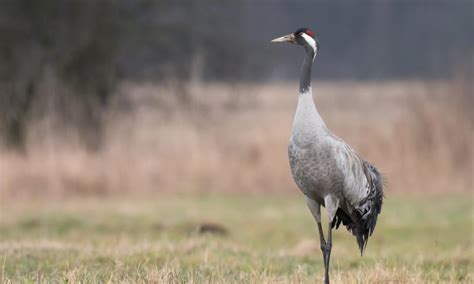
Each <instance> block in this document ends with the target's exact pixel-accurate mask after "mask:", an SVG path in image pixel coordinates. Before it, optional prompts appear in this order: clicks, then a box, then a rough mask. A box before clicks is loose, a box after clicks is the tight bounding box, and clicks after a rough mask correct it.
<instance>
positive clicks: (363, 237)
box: [272, 28, 383, 283]
mask: <svg viewBox="0 0 474 284" xmlns="http://www.w3.org/2000/svg"><path fill="white" fill-rule="evenodd" d="M272 42H291V43H295V44H299V45H302V46H303V47H304V49H305V51H306V57H305V59H304V62H303V70H302V73H301V79H300V88H299V90H300V94H299V97H298V105H297V108H296V112H295V117H294V121H293V128H292V133H291V138H290V140H289V143H288V157H289V161H290V168H291V173H292V175H293V179H294V181H295V183H296V184H297V185H298V187H299V189H300V190H301V191H302V192H303V194H304V195H305V199H306V203H307V205H308V207H309V209H310V211H311V213H312V214H313V216H314V218H315V220H316V222H317V224H318V231H319V235H320V242H321V250H322V252H323V258H324V267H325V273H326V274H325V283H329V274H328V271H329V259H330V255H331V247H332V229H333V228H336V229H337V228H338V227H339V225H340V224H341V223H342V224H343V225H344V226H345V227H346V228H347V229H348V230H349V231H350V232H351V233H352V234H353V235H354V236H355V237H356V240H357V244H358V246H359V249H360V252H361V254H363V252H364V249H365V247H366V246H367V242H368V238H369V236H370V235H371V234H372V233H373V231H374V229H375V225H376V223H377V217H378V214H379V213H380V212H381V209H382V201H383V187H382V177H381V175H380V174H379V172H378V171H377V169H376V168H375V167H374V166H373V165H371V164H370V163H368V162H367V161H365V160H363V159H362V158H361V157H360V156H359V154H357V152H356V151H355V150H353V149H352V148H351V147H350V146H349V145H348V144H346V143H345V142H344V141H343V140H341V139H340V138H338V137H337V136H336V135H334V134H333V133H332V132H331V131H330V130H329V129H328V128H327V127H326V124H325V123H324V121H323V120H322V118H321V116H320V115H319V112H318V111H317V109H316V105H315V104H314V100H313V96H312V90H311V68H312V63H313V61H314V59H315V57H316V54H317V52H318V50H319V44H318V42H317V41H316V39H315V37H314V33H313V32H312V31H311V30H309V29H305V28H304V29H299V30H298V31H296V32H295V33H293V34H289V35H286V36H284V37H280V38H277V39H274V40H273V41H272ZM321 205H322V206H324V207H325V208H326V211H327V213H328V218H329V227H328V240H327V241H326V240H325V238H324V233H323V229H322V227H321V213H320V207H321Z"/></svg>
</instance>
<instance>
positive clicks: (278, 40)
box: [271, 34, 296, 43]
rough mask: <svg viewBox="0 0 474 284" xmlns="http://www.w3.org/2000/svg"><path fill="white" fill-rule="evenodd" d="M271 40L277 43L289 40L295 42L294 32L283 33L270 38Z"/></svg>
mask: <svg viewBox="0 0 474 284" xmlns="http://www.w3.org/2000/svg"><path fill="white" fill-rule="evenodd" d="M271 42H277V43H278V42H291V43H296V41H295V35H294V34H287V35H285V36H282V37H278V38H275V39H272V41H271Z"/></svg>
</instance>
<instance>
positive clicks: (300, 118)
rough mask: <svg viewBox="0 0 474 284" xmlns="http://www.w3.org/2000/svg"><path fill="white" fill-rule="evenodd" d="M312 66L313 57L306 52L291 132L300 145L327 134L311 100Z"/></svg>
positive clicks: (312, 141) (324, 125)
mask: <svg viewBox="0 0 474 284" xmlns="http://www.w3.org/2000/svg"><path fill="white" fill-rule="evenodd" d="M312 64H313V55H312V53H311V52H307V54H306V57H305V59H304V62H303V70H302V72H301V79H300V95H299V97H298V105H297V107H296V113H295V118H294V121H293V131H292V136H293V139H294V141H295V142H296V143H298V144H300V145H306V144H311V143H314V142H315V141H317V139H318V138H319V137H322V136H324V135H327V133H328V132H327V128H326V124H325V123H324V121H323V119H322V118H321V116H320V115H319V112H318V110H317V109H316V105H315V104H314V100H313V95H312V91H311V66H312Z"/></svg>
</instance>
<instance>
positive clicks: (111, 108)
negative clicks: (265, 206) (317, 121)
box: [0, 0, 474, 201]
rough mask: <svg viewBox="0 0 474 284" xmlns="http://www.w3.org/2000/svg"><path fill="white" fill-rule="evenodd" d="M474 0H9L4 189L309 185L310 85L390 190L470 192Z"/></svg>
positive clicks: (81, 191) (0, 67) (0, 45)
mask: <svg viewBox="0 0 474 284" xmlns="http://www.w3.org/2000/svg"><path fill="white" fill-rule="evenodd" d="M473 11H474V2H473V1H470V0H451V1H448V0H437V1H424V0H412V1H397V0H385V1H374V0H371V1H369V0H362V1H325V0H318V1H301V0H299V1H290V0H273V1H270V0H253V1H250V0H241V1H215V0H201V1H168V0H160V1H151V0H120V1H112V0H110V1H107V0H100V1H66V0H45V1H34V0H2V1H1V2H0V145H1V146H0V194H1V199H2V200H4V201H5V200H15V199H18V200H22V199H29V198H43V199H56V198H64V197H74V196H101V197H103V196H116V195H117V194H125V195H127V194H130V195H138V196H140V195H146V194H154V193H161V192H166V193H174V192H180V193H183V192H198V193H201V192H226V193H259V192H274V193H285V194H286V193H288V194H299V191H298V190H297V188H296V186H295V185H294V183H293V181H292V179H291V175H290V170H289V165H288V161H287V150H286V147H287V141H288V138H289V134H290V131H291V124H292V118H293V113H294V110H295V106H296V101H297V95H298V78H299V72H300V71H299V70H300V66H301V63H302V60H303V56H304V52H303V50H302V49H301V48H299V47H298V48H297V47H295V46H290V45H288V46H284V45H278V46H273V45H271V44H270V43H269V42H270V40H271V39H272V38H274V37H277V36H281V35H283V34H287V33H290V32H293V31H294V30H296V29H297V28H300V27H310V28H312V29H313V30H314V31H315V32H316V34H317V37H318V39H319V41H320V44H321V50H320V53H319V55H318V57H317V59H316V61H315V64H314V67H313V95H314V97H315V100H316V104H317V106H318V109H319V111H320V112H321V114H322V116H323V118H324V119H325V121H326V123H327V124H328V126H329V128H330V129H332V130H333V131H334V132H335V133H336V134H337V135H338V136H340V137H341V138H343V139H344V140H345V141H346V142H348V143H349V144H350V145H352V146H353V147H354V148H355V149H357V151H358V152H359V153H361V154H362V156H364V157H365V158H366V159H368V160H369V161H371V162H373V163H375V164H376V165H377V166H378V168H379V169H380V170H381V171H382V172H383V174H384V175H385V177H386V188H387V189H386V194H387V195H390V194H391V193H392V192H422V193H426V192H470V191H472V175H473V154H474V153H473V131H474V126H473V120H474V113H473V107H474V93H473V75H474V72H473V70H474V68H473V66H474V25H473Z"/></svg>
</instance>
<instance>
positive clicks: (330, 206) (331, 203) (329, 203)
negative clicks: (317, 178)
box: [324, 195, 339, 284]
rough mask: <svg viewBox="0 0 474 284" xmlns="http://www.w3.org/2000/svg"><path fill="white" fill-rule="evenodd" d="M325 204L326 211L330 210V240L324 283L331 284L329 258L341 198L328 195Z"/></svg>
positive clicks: (325, 248)
mask: <svg viewBox="0 0 474 284" xmlns="http://www.w3.org/2000/svg"><path fill="white" fill-rule="evenodd" d="M324 204H325V206H326V211H327V212H328V218H329V226H328V241H327V242H326V245H325V247H324V267H325V268H326V271H325V272H326V273H325V275H324V283H325V284H329V259H330V258H331V248H332V224H333V222H335V219H334V218H335V216H336V212H337V208H338V207H339V199H338V198H336V197H334V196H331V195H328V196H326V197H325V198H324Z"/></svg>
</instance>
